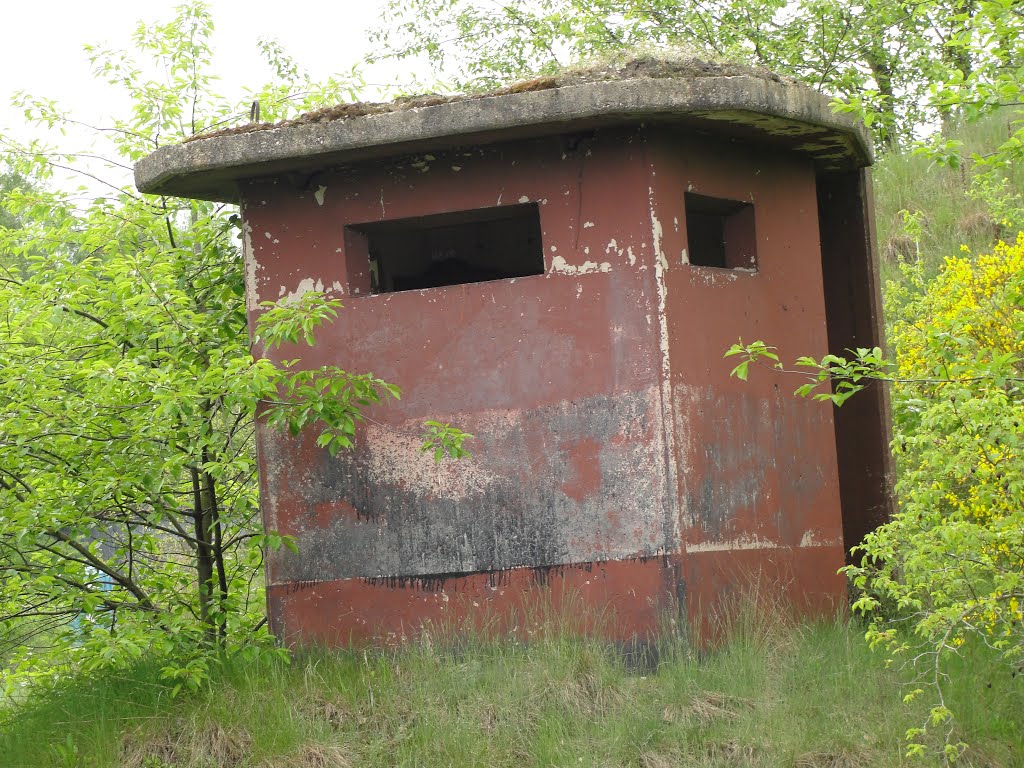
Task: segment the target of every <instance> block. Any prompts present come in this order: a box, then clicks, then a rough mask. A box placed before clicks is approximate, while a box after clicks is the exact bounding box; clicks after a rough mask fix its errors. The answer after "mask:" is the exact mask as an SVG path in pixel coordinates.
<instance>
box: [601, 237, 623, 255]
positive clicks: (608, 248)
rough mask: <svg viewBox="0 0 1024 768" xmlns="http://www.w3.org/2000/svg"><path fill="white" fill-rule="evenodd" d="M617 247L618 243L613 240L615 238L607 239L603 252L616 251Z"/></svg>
mask: <svg viewBox="0 0 1024 768" xmlns="http://www.w3.org/2000/svg"><path fill="white" fill-rule="evenodd" d="M618 248H619V244H618V242H617V241H616V240H615V238H614V237H613V238H612V239H611V240H609V241H608V245H606V246H605V247H604V252H605V253H611V252H612V251H617V250H618ZM619 253H622V251H619Z"/></svg>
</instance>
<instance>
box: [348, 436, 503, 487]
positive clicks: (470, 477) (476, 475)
mask: <svg viewBox="0 0 1024 768" xmlns="http://www.w3.org/2000/svg"><path fill="white" fill-rule="evenodd" d="M418 429H419V427H418V425H416V424H409V425H407V426H406V427H405V428H403V429H402V430H401V431H400V432H399V431H397V430H392V429H388V428H387V427H384V426H378V425H375V424H370V425H368V426H367V428H366V445H367V448H368V449H369V450H368V451H367V458H368V467H367V470H368V475H369V480H370V482H371V483H372V484H374V485H377V486H380V487H387V486H392V487H394V486H398V487H405V488H407V489H409V490H411V491H414V492H415V493H422V494H424V495H428V496H433V497H435V498H440V499H464V498H466V497H469V496H473V495H476V494H479V493H481V492H483V491H485V490H486V489H487V487H488V486H489V485H491V484H492V483H493V482H494V480H495V476H494V475H493V474H491V473H490V472H488V471H487V470H485V469H483V468H482V467H481V466H480V464H479V463H478V462H475V461H472V460H467V459H463V460H461V461H450V460H448V461H443V462H441V463H437V462H435V461H434V457H433V454H431V453H424V452H423V451H421V450H420V443H421V442H422V439H421V438H420V437H419V435H418V434H417V431H418Z"/></svg>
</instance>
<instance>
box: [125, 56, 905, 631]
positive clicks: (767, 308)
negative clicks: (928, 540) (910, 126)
mask: <svg viewBox="0 0 1024 768" xmlns="http://www.w3.org/2000/svg"><path fill="white" fill-rule="evenodd" d="M870 163H871V149H870V142H869V139H868V135H867V133H866V131H865V129H864V128H863V126H860V125H858V124H856V123H854V122H853V121H852V120H851V119H850V118H849V117H847V116H843V115H835V114H833V113H832V112H831V111H830V110H829V108H828V101H827V99H825V98H824V97H822V96H820V95H819V94H816V93H814V92H812V91H810V90H809V89H806V88H804V87H801V86H798V85H796V84H794V83H791V82H786V81H782V80H781V79H780V78H777V77H775V76H772V75H769V74H765V73H761V72H755V71H753V70H749V69H745V68H735V69H730V68H728V67H724V66H723V65H715V64H705V63H702V62H689V63H687V64H686V65H684V66H676V65H670V64H669V65H663V64H659V63H657V62H655V63H653V64H652V63H651V62H647V64H646V65H644V66H638V65H636V63H633V64H630V65H627V66H626V67H623V68H621V69H619V70H616V71H609V70H601V71H594V72H591V73H589V74H587V75H580V74H579V73H577V74H575V75H573V76H572V77H568V78H566V79H564V80H559V79H558V78H547V79H543V80H538V81H531V82H530V83H526V84H520V85H518V86H514V87H513V88H510V89H506V90H504V91H500V92H496V93H493V94H488V95H483V96H473V97H454V98H451V99H442V98H439V97H425V98H422V99H418V100H417V99H413V100H406V101H403V102H401V103H396V104H390V105H345V106H343V107H337V108H331V109H327V110H324V111H322V112H320V113H315V114H313V115H311V116H308V117H307V118H304V119H300V120H297V121H292V122H289V123H285V124H281V125H276V126H271V125H259V126H248V127H243V128H241V129H236V130H229V131H223V132H220V133H218V134H212V135H209V136H206V137H199V138H197V139H196V140H193V141H190V142H187V143H185V144H182V145H179V146H174V147H167V148H163V149H161V150H158V151H157V152H155V153H153V154H152V155H150V156H149V157H147V158H145V159H143V160H142V161H141V162H140V163H139V164H138V166H137V167H136V183H137V185H138V187H139V189H140V190H142V191H143V192H149V193H159V194H171V195H182V196H186V197H193V198H200V199H209V200H221V201H237V202H239V203H240V204H241V206H242V217H243V220H244V225H245V230H246V233H247V234H246V238H245V247H244V251H245V260H246V265H247V291H248V298H249V306H248V310H249V314H250V319H253V318H255V317H256V315H257V314H258V313H259V312H260V307H259V302H260V301H261V300H267V299H271V300H273V299H278V298H280V297H284V296H287V295H294V293H295V292H297V291H300V290H302V287H303V286H308V285H318V286H319V285H322V286H325V287H326V291H327V292H329V293H331V294H332V295H334V296H337V297H339V298H341V299H343V300H344V302H345V308H344V309H343V310H342V312H341V313H340V315H339V318H338V319H337V321H335V322H334V323H333V324H332V325H330V326H325V327H324V328H322V329H321V332H320V334H319V335H318V338H317V344H316V346H315V347H314V348H313V349H305V348H304V349H301V350H300V349H288V348H284V349H281V350H274V351H270V350H263V349H258V348H257V349H256V350H255V352H256V353H257V354H263V355H274V356H279V357H280V358H281V359H293V358H296V357H299V358H302V360H303V362H304V364H308V365H311V366H318V365H322V364H336V365H342V366H344V367H346V368H347V369H349V370H354V371H360V370H372V371H373V372H374V373H375V374H376V375H378V376H381V377H382V378H385V379H387V380H389V381H393V382H395V383H397V384H399V385H401V386H402V387H403V389H404V394H403V398H402V400H401V401H400V402H399V403H397V404H389V405H388V406H387V407H382V408H379V409H375V410H374V411H373V414H372V415H373V418H374V421H373V422H372V423H369V424H368V425H366V426H365V428H363V429H362V430H361V432H360V434H359V435H358V436H357V445H356V448H355V449H354V450H353V451H351V452H349V453H346V454H342V455H339V456H338V457H336V458H331V457H330V456H329V455H328V454H327V453H326V452H325V451H322V450H320V449H318V448H317V447H316V445H315V441H314V435H299V436H297V437H291V436H289V435H286V434H281V433H278V432H276V431H272V430H269V429H268V428H267V427H266V426H265V425H262V424H261V425H259V426H258V433H257V440H258V447H259V454H260V490H261V504H262V507H263V515H264V522H265V525H266V526H267V528H269V529H273V530H278V531H281V532H283V533H287V534H290V535H293V536H295V537H296V539H297V541H298V545H299V554H298V555H293V554H291V553H290V552H288V551H280V552H275V553H271V555H270V558H269V560H268V563H267V584H268V603H269V605H268V608H269V615H270V621H271V626H272V627H273V629H274V631H275V632H276V633H277V634H278V636H279V637H281V638H282V639H284V640H286V641H288V642H309V641H321V642H348V641H375V642H383V641H387V640H388V639H389V638H393V637H396V636H401V635H406V634H410V633H415V632H416V631H417V629H418V628H419V627H420V626H422V625H423V624H424V623H427V622H434V623H451V624H456V625H457V624H459V623H460V622H463V621H469V622H472V623H474V624H477V625H479V626H486V627H488V628H490V629H499V630H504V629H513V628H517V627H518V628H519V629H522V627H523V621H524V619H525V617H528V616H529V615H531V613H535V611H533V607H534V606H535V605H536V604H537V602H538V601H540V600H544V601H548V602H549V603H550V604H551V606H552V607H554V608H555V609H556V610H558V611H560V612H562V613H563V614H565V615H566V616H571V617H572V618H573V620H574V621H575V622H576V624H577V626H578V627H579V628H581V629H592V628H594V627H595V626H596V625H597V624H598V623H600V624H601V625H602V631H604V632H606V633H609V634H612V635H615V636H618V637H620V638H621V639H624V640H628V639H631V638H638V637H646V636H648V635H650V634H652V633H655V632H657V631H658V628H659V627H661V626H663V622H664V621H665V619H666V618H673V617H674V618H681V617H688V618H689V619H691V620H695V621H700V620H701V619H703V618H706V617H707V616H709V615H710V614H711V613H713V612H714V611H715V610H716V608H717V606H719V605H720V604H721V601H722V599H723V598H725V597H728V596H730V595H732V594H735V593H736V591H737V590H739V589H741V588H743V587H744V586H747V585H749V583H750V581H751V580H753V579H759V580H760V583H761V585H762V589H763V588H768V589H773V590H777V591H779V592H781V593H784V594H785V595H786V596H787V597H788V598H789V599H791V600H792V601H793V602H794V603H796V604H797V605H801V606H804V607H805V608H807V609H809V610H829V609H831V608H832V607H833V606H834V605H835V604H836V603H837V602H841V601H842V600H843V599H844V596H845V591H846V586H845V583H844V580H843V578H842V577H841V576H838V575H836V569H837V568H838V567H840V566H841V565H842V564H843V562H844V552H845V551H846V550H847V549H848V548H849V547H850V546H852V545H853V544H855V543H856V542H857V541H859V540H860V538H861V537H862V536H863V535H864V534H865V533H866V532H868V531H869V530H871V529H872V528H874V527H875V526H876V525H877V524H878V523H879V522H880V521H881V520H883V519H885V517H886V516H887V514H888V511H889V504H890V500H889V454H888V449H887V445H888V413H887V402H886V398H885V394H884V392H883V391H882V390H881V389H877V390H870V391H868V392H865V393H863V394H862V395H860V396H858V397H857V398H854V399H852V400H851V401H849V402H848V403H847V404H846V405H845V406H844V407H843V408H842V409H839V410H835V409H833V408H832V406H830V405H826V404H821V403H809V402H806V401H800V400H796V399H795V398H794V397H793V396H792V395H791V392H792V390H793V389H794V387H795V384H794V383H793V382H792V381H791V380H788V379H786V378H785V376H784V375H782V374H776V373H773V372H764V374H763V375H759V376H757V377H756V378H755V380H753V381H751V382H748V383H743V382H738V381H736V380H734V379H730V378H729V375H728V374H729V370H730V367H731V366H730V365H729V364H728V361H725V360H723V359H722V354H723V352H724V351H725V349H727V348H728V347H729V345H731V344H732V343H733V342H735V341H736V339H737V338H740V337H742V338H744V339H748V340H753V339H754V338H762V339H765V340H766V341H770V342H773V343H776V344H779V345H780V347H782V352H783V353H784V354H786V355H797V354H808V355H823V354H825V353H827V352H835V353H839V354H841V353H843V352H844V351H845V350H846V349H849V348H855V347H871V346H875V345H879V344H881V341H882V338H881V317H880V312H881V310H880V301H879V292H878V283H877V264H876V260H875V259H876V256H875V250H874V242H873V225H872V219H871V206H870V202H871V199H870V198H871V191H870V177H869V175H868V173H867V170H866V169H867V167H868V166H869V165H870ZM427 418H437V419H443V420H445V421H451V422H453V423H457V424H459V425H460V426H462V427H463V428H465V429H466V430H467V431H470V432H473V433H474V434H476V435H477V440H476V442H475V444H474V446H473V449H474V454H475V457H474V459H473V460H472V461H471V462H459V463H454V464H442V465H435V464H434V463H433V461H432V460H431V458H430V457H429V456H425V455H423V454H421V453H420V451H419V440H418V438H417V432H418V426H419V424H420V423H421V422H422V421H423V419H427Z"/></svg>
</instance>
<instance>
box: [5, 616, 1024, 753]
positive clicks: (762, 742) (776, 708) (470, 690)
mask: <svg viewBox="0 0 1024 768" xmlns="http://www.w3.org/2000/svg"><path fill="white" fill-rule="evenodd" d="M730 634H731V639H730V640H729V642H728V643H726V644H725V645H724V646H723V647H722V648H720V649H718V650H716V651H714V652H710V653H706V654H700V653H696V652H694V651H693V650H692V649H690V648H689V647H687V646H685V645H682V644H675V643H673V644H667V645H666V646H665V647H664V648H662V649H661V651H662V654H661V659H660V661H659V663H658V664H657V665H656V667H654V666H652V667H651V668H649V669H648V670H646V671H641V672H638V671H636V670H632V671H631V670H630V669H628V668H627V666H625V665H624V664H623V663H622V657H621V655H620V654H618V653H617V652H615V651H614V650H613V649H612V648H610V647H608V646H606V645H602V644H601V643H600V642H598V641H595V640H592V639H591V640H587V639H580V638H574V637H570V636H567V635H565V634H561V633H558V632H549V633H546V635H545V636H542V637H541V638H539V639H537V640H536V641H535V642H532V643H530V644H528V645H524V644H522V643H520V642H517V641H514V640H509V639H504V640H492V641H487V640H480V639H477V640H466V639H463V640H462V641H460V642H458V643H439V642H438V641H436V640H435V641H433V642H431V641H430V640H429V639H425V640H420V641H418V642H417V643H415V644H411V645H408V646H405V647H403V648H400V649H392V650H389V651H379V650H378V651H355V650H340V651H333V652H331V651H326V650H318V651H309V652H305V653H302V654H301V655H297V656H296V658H295V659H294V660H293V661H292V663H291V664H286V663H284V662H282V661H280V660H275V659H273V658H271V657H261V658H258V659H256V660H254V661H248V662H242V661H234V662H229V663H226V664H224V665H223V666H221V667H219V668H217V670H216V672H215V673H214V676H213V679H212V680H211V681H210V684H209V685H208V686H207V687H206V688H205V689H204V690H202V691H201V692H199V693H195V694H191V695H182V696H179V697H177V698H173V699H172V698H171V697H170V696H169V695H168V687H167V686H166V685H164V684H163V683H161V682H160V681H159V680H158V666H159V665H157V664H155V663H149V664H142V665H139V666H136V667H133V668H131V669H127V670H122V671H120V672H117V673H108V674H106V675H104V676H101V677H99V678H96V679H90V680H84V679H78V680H75V681H71V682H69V683H68V684H67V685H65V686H63V687H62V688H61V690H60V691H59V693H57V694H53V695H50V696H42V697H39V698H38V699H36V700H35V701H33V702H32V703H31V704H30V705H28V706H27V707H25V708H23V709H21V710H19V711H18V713H17V715H16V716H15V717H14V718H13V719H11V720H10V721H9V722H8V723H7V724H6V727H5V728H3V730H2V731H0V763H2V764H3V765H5V766H13V767H16V768H22V767H23V766H24V767H25V768H28V767H29V766H65V767H70V766H89V767H90V768H92V767H93V766H95V767H96V768H101V767H103V766H125V767H126V768H167V767H169V766H174V767H175V768H200V767H207V766H209V767H213V766H217V767H218V768H220V767H222V766H228V767H232V768H241V767H242V766H268V767H269V766H283V767H285V768H287V767H289V766H293V767H294V768H315V767H317V766H323V767H326V766H353V767H354V766H639V767H640V768H667V767H668V766H695V767H702V766H708V767H710V766H772V767H775V766H798V767H800V768H827V767H831V768H845V767H846V766H851V767H852V766H900V765H905V764H909V763H912V764H915V765H927V764H929V762H928V761H927V760H926V761H924V762H921V761H909V763H908V760H907V759H906V758H904V757H903V752H904V748H905V744H904V742H903V735H904V733H905V731H906V729H907V728H909V727H911V726H915V725H919V724H920V723H921V721H922V720H923V718H924V716H925V708H926V704H925V703H924V702H920V703H914V704H911V705H905V704H903V703H902V700H901V692H902V690H903V689H904V686H905V684H906V683H907V682H908V678H907V677H906V676H905V674H904V673H903V672H901V671H900V670H898V669H895V668H889V669H887V668H886V666H885V664H884V658H883V657H882V656H881V655H880V654H876V653H872V652H871V651H869V650H868V649H867V647H866V645H865V643H864V641H863V639H862V637H861V631H860V630H859V629H858V628H857V627H856V626H852V625H850V624H847V623H844V622H842V621H837V620H833V621H826V622H818V623H795V622H793V621H790V620H787V619H784V618H781V617H779V616H775V617H765V616H763V615H762V616H761V617H754V618H753V619H744V620H743V621H740V622H738V623H737V624H736V626H735V627H733V629H732V631H731V633H730ZM969 661H970V664H971V665H972V666H971V667H970V669H967V668H966V667H965V668H964V669H962V670H960V672H961V674H956V675H955V679H956V680H960V681H961V683H960V684H958V685H954V686H953V688H952V689H951V691H950V694H951V699H952V704H953V707H954V709H956V710H958V711H959V714H960V719H959V720H958V723H957V728H958V737H959V738H963V739H964V740H966V741H968V742H970V743H971V744H972V747H971V749H970V750H969V751H968V752H967V753H966V754H965V756H964V758H963V761H962V762H963V764H964V765H976V766H1013V765H1022V764H1024V763H1021V762H1014V761H1015V760H1020V759H1021V758H1018V757H1015V755H1021V756H1024V735H1022V728H1021V726H1022V725H1024V686H1022V685H1021V683H1020V682H1018V680H1017V679H1015V678H1010V676H1009V675H1008V674H1005V673H1000V672H999V671H998V670H999V669H1000V668H999V667H998V666H996V665H994V664H990V663H989V662H988V661H987V660H986V659H985V658H984V657H983V656H981V655H979V654H974V655H972V658H971V659H970V660H969ZM964 664H967V661H965V662H964ZM1002 669H1003V670H1005V666H1004V667H1002ZM964 673H966V674H964Z"/></svg>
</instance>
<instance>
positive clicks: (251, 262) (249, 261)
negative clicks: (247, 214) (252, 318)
mask: <svg viewBox="0 0 1024 768" xmlns="http://www.w3.org/2000/svg"><path fill="white" fill-rule="evenodd" d="M242 261H243V262H244V263H245V308H246V309H247V310H249V311H250V312H252V311H253V310H255V309H256V307H258V306H259V304H260V293H259V289H258V288H257V287H256V279H257V276H256V273H257V271H258V270H259V268H260V265H259V264H258V263H257V261H256V255H255V254H254V253H253V252H252V227H251V226H249V224H244V225H243V226H242Z"/></svg>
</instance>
